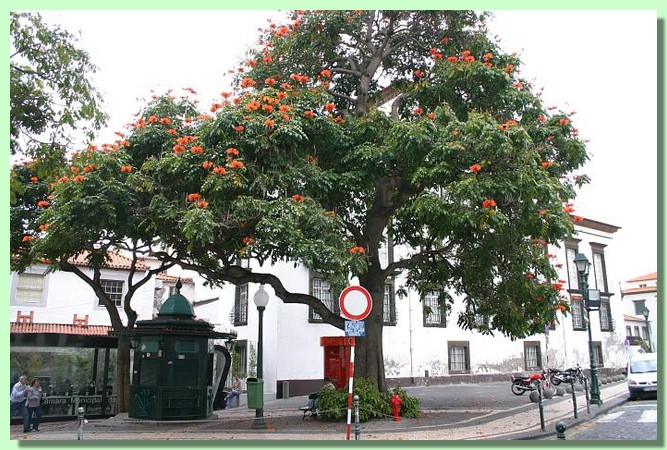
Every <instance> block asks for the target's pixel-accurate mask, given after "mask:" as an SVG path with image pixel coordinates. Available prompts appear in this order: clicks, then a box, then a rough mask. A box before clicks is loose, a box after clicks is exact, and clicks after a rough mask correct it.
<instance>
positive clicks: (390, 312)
mask: <svg viewBox="0 0 667 450" xmlns="http://www.w3.org/2000/svg"><path fill="white" fill-rule="evenodd" d="M382 324H383V325H396V294H395V293H394V282H393V281H392V282H389V283H385V284H384V300H383V305H382Z"/></svg>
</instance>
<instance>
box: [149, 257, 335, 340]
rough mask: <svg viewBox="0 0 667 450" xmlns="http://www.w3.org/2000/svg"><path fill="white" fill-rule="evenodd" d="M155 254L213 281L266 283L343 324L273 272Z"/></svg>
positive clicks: (281, 295) (331, 321)
mask: <svg viewBox="0 0 667 450" xmlns="http://www.w3.org/2000/svg"><path fill="white" fill-rule="evenodd" d="M155 255H156V256H157V257H158V258H160V259H162V260H166V261H169V262H173V263H177V264H178V265H179V266H181V267H182V268H184V269H187V270H193V271H195V272H198V273H199V274H200V275H203V276H205V277H206V278H207V279H209V280H211V281H213V282H216V281H218V282H219V281H226V282H228V283H232V284H234V285H239V284H246V283H259V284H268V285H269V286H271V287H272V288H273V290H274V292H275V294H276V297H278V298H280V299H281V300H282V301H283V302H284V303H296V304H302V305H308V306H310V307H311V308H313V310H314V311H315V312H316V313H317V314H319V315H320V316H321V317H322V320H324V321H325V322H326V323H328V324H330V325H333V326H334V327H336V328H339V329H341V330H342V329H343V328H344V326H345V321H344V320H343V318H342V317H340V316H337V315H335V314H334V313H332V312H331V311H330V310H329V308H327V307H326V305H325V304H324V303H322V301H321V300H320V299H318V298H317V297H314V296H312V295H308V294H300V293H294V292H290V291H288V290H287V289H286V288H285V286H284V285H283V283H282V281H281V280H280V278H278V277H277V276H275V275H273V274H270V273H256V272H252V271H251V270H249V269H245V268H243V267H241V266H237V265H229V266H223V267H219V268H217V269H211V268H209V267H204V266H200V265H198V264H195V263H190V262H187V261H183V260H181V259H179V258H176V257H173V256H171V255H168V254H166V253H165V252H157V253H155Z"/></svg>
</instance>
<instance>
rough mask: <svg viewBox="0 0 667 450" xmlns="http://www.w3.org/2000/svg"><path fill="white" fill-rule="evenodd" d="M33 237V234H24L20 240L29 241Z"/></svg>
mask: <svg viewBox="0 0 667 450" xmlns="http://www.w3.org/2000/svg"><path fill="white" fill-rule="evenodd" d="M33 239H35V238H34V237H33V236H29V235H25V236H23V239H21V242H30V241H32V240H33Z"/></svg>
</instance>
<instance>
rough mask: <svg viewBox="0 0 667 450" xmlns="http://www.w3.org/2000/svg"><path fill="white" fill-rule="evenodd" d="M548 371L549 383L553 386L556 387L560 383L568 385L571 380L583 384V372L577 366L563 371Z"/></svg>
mask: <svg viewBox="0 0 667 450" xmlns="http://www.w3.org/2000/svg"><path fill="white" fill-rule="evenodd" d="M549 371H550V372H551V383H552V384H553V385H554V386H558V385H559V384H561V383H569V382H570V381H572V380H576V381H579V383H581V384H583V383H584V372H583V371H582V370H581V366H580V365H579V364H577V365H575V366H573V367H570V368H569V369H565V370H559V369H549Z"/></svg>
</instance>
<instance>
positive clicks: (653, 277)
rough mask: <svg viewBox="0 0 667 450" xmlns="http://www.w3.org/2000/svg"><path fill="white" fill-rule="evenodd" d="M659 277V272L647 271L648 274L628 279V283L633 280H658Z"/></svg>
mask: <svg viewBox="0 0 667 450" xmlns="http://www.w3.org/2000/svg"><path fill="white" fill-rule="evenodd" d="M657 279H658V272H651V273H647V274H646V275H642V276H640V277H637V278H633V279H632V280H628V283H631V282H633V281H646V280H657Z"/></svg>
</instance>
